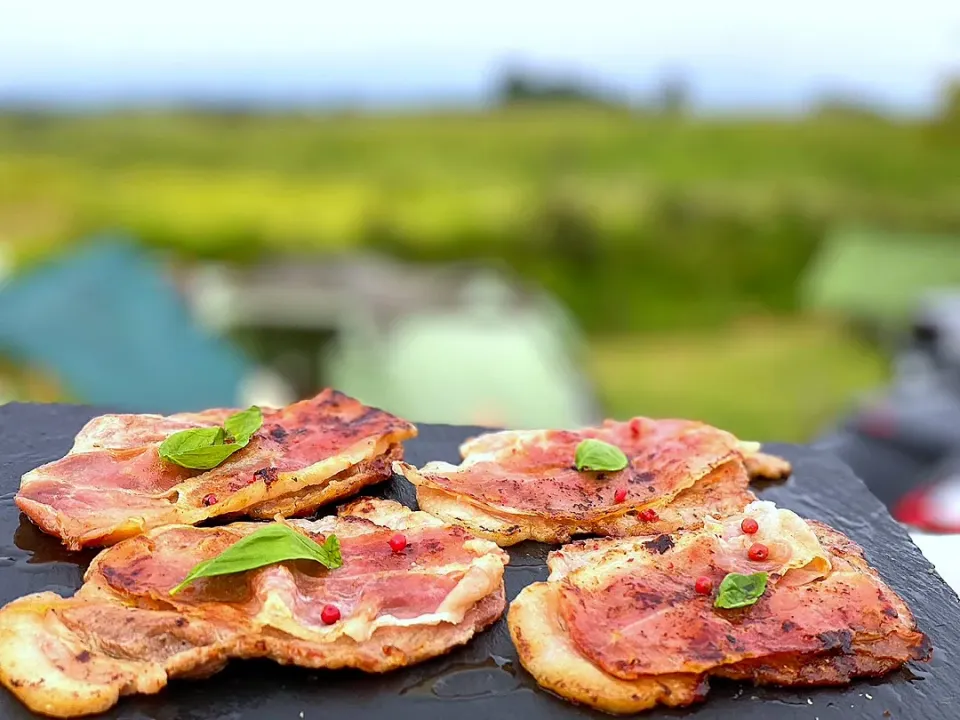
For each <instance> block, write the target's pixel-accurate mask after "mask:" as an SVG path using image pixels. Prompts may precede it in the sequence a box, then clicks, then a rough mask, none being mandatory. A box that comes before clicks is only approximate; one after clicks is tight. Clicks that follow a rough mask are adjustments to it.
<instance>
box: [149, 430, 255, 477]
mask: <svg viewBox="0 0 960 720" xmlns="http://www.w3.org/2000/svg"><path fill="white" fill-rule="evenodd" d="M217 430H219V431H220V432H223V428H217ZM248 442H250V441H249V439H248V440H247V441H246V442H244V443H239V442H236V443H230V444H228V445H208V446H207V447H198V448H194V449H192V450H186V451H178V452H175V453H168V454H166V455H165V454H163V453H162V452H161V453H160V456H161V457H162V458H164V459H165V460H169V461H170V462H173V463H176V464H177V465H179V466H180V467H185V468H190V469H191V470H212V469H213V468H215V467H216V466H217V465H219V464H220V463H222V462H223V461H224V460H226V459H227V458H228V457H230V456H231V455H233V454H234V453H235V452H236V451H237V450H240V449H241V448H243V447H244V446H245V445H246V444H247V443H248ZM162 447H163V446H162V445H161V448H162Z"/></svg>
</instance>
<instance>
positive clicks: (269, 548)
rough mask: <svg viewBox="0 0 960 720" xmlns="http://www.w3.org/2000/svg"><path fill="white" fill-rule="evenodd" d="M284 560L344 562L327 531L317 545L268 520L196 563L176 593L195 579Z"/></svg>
mask: <svg viewBox="0 0 960 720" xmlns="http://www.w3.org/2000/svg"><path fill="white" fill-rule="evenodd" d="M286 560H314V561H316V562H318V563H320V564H321V565H323V566H324V567H326V568H329V569H330V570H335V569H336V568H338V567H340V566H341V565H343V558H342V557H341V555H340V541H339V540H338V539H337V536H336V535H330V536H329V537H327V539H326V540H325V541H324V543H323V545H319V544H317V543H316V542H314V541H313V540H312V539H311V538H309V537H307V536H306V535H304V534H302V533H299V532H297V531H296V530H294V529H293V528H291V527H290V526H289V525H283V524H281V523H271V524H270V525H265V526H264V527H263V528H262V529H260V530H257V531H256V532H254V533H252V534H250V535H247V536H246V537H245V538H243V539H242V540H240V541H238V542H236V543H234V544H233V545H231V546H230V547H228V548H227V549H226V550H224V551H223V552H222V553H220V554H219V555H218V556H217V557H215V558H210V559H209V560H204V561H203V562H201V563H198V564H197V565H196V566H194V568H193V569H192V570H191V571H190V572H189V573H188V574H187V576H186V577H185V578H184V579H183V582H181V583H180V584H179V585H177V586H176V587H175V588H173V589H172V590H171V591H170V594H171V595H176V594H177V593H178V592H180V591H181V590H183V589H184V588H185V587H186V586H187V585H189V584H190V583H192V582H193V581H194V580H197V579H199V578H205V577H215V576H217V575H232V574H234V573H239V572H244V571H246V570H255V569H257V568H260V567H264V566H266V565H273V564H274V563H279V562H284V561H286Z"/></svg>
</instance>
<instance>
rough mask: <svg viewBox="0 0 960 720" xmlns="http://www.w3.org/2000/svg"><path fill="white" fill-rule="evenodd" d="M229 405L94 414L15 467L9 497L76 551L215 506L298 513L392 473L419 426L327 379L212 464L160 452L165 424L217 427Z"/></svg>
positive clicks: (270, 414) (200, 515)
mask: <svg viewBox="0 0 960 720" xmlns="http://www.w3.org/2000/svg"><path fill="white" fill-rule="evenodd" d="M233 412H235V410H231V409H217V410H208V411H205V412H202V413H193V414H190V413H187V414H180V415H171V416H169V417H161V416H157V415H104V416H101V417H97V418H94V419H93V420H91V421H90V422H89V423H88V424H87V425H86V426H85V427H84V428H83V429H82V430H81V431H80V432H79V434H78V435H77V437H76V440H75V442H74V446H73V448H72V449H71V450H70V452H69V453H68V454H67V455H66V457H64V458H62V459H60V460H57V461H55V462H52V463H49V464H47V465H43V466H42V467H39V468H36V469H35V470H31V471H30V472H28V473H27V474H26V475H24V476H23V478H22V479H21V483H20V491H19V493H17V497H16V502H17V505H18V506H19V507H20V509H21V510H22V511H23V512H24V513H25V514H26V515H27V517H29V518H30V519H31V520H32V521H33V522H34V523H36V524H37V525H38V526H39V527H40V528H41V529H42V530H44V531H45V532H47V533H50V534H51V535H56V536H57V537H59V538H60V539H61V540H62V541H63V543H64V544H65V545H66V546H67V547H69V548H70V549H73V550H78V549H80V548H83V547H89V546H102V545H110V544H113V543H115V542H117V541H119V540H122V539H123V538H126V537H131V536H133V535H137V534H139V533H142V532H144V531H145V530H147V529H150V528H154V527H159V526H161V525H167V524H171V523H184V524H190V525H193V524H196V523H199V522H201V521H203V520H207V519H209V518H213V517H218V516H222V515H238V514H246V515H251V516H254V517H261V518H271V517H273V516H275V515H282V516H291V515H297V514H306V513H310V512H313V511H314V510H315V509H316V508H317V507H318V506H320V505H322V504H326V503H329V502H333V501H335V500H338V499H341V498H343V497H346V496H348V495H351V494H353V493H355V492H356V491H357V490H359V489H360V488H361V487H363V486H365V485H369V484H371V483H375V482H379V481H381V480H385V479H386V478H388V477H390V474H391V470H390V462H391V461H393V460H396V459H399V458H401V457H402V448H401V445H400V443H401V442H402V441H403V440H406V439H408V438H411V437H413V436H415V435H416V428H415V427H414V426H413V425H411V424H410V423H408V422H406V421H404V420H401V419H399V418H397V417H394V416H393V415H390V414H389V413H386V412H383V411H382V410H377V409H376V408H370V407H366V406H365V405H363V404H361V403H360V402H358V401H357V400H354V399H353V398H350V397H347V396H346V395H343V394H342V393H339V392H336V391H333V390H325V391H324V392H322V393H321V394H320V395H318V396H317V397H315V398H312V399H310V400H304V401H302V402H298V403H295V404H293V405H290V406H289V407H286V408H283V409H281V410H267V411H265V412H264V414H263V425H262V426H261V428H260V429H259V430H258V431H257V432H256V434H255V435H254V436H253V438H252V439H251V440H250V443H249V444H248V445H247V446H246V447H245V448H243V449H242V450H239V451H238V452H236V453H234V454H233V455H231V456H230V457H229V458H227V459H226V460H225V461H224V462H223V463H221V464H220V465H219V466H217V467H215V468H213V469H212V470H207V471H202V470H191V469H188V468H184V467H180V466H179V465H176V464H173V463H170V462H167V461H165V460H163V459H161V458H160V456H159V454H158V448H159V446H160V444H161V443H162V442H163V441H164V440H165V439H166V438H167V437H169V436H170V435H171V434H173V433H174V432H178V431H180V430H185V429H189V428H196V427H212V426H216V425H218V424H220V423H222V422H223V421H224V419H225V418H226V417H228V416H229V415H230V414H232V413H233Z"/></svg>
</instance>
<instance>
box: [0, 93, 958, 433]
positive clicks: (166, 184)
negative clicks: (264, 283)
mask: <svg viewBox="0 0 960 720" xmlns="http://www.w3.org/2000/svg"><path fill="white" fill-rule="evenodd" d="M508 80H510V82H508V83H506V84H505V85H504V88H502V90H503V93H502V94H503V95H504V98H503V99H504V103H505V107H502V108H500V109H497V110H491V111H487V112H477V113H432V114H427V113H421V114H416V115H414V114H394V115H377V116H370V115H357V114H351V113H347V112H343V113H339V114H330V115H326V116H309V115H263V114H253V113H246V112H242V111H236V112H219V113H204V114H198V113H160V112H157V113H147V112H139V113H118V114H111V115H105V116H97V115H86V116H77V117H57V116H51V115H43V114H29V113H20V114H15V115H14V114H7V115H5V116H0V244H6V245H7V247H8V248H12V250H13V254H14V260H15V262H16V263H20V264H29V263H31V262H34V261H36V260H37V259H39V258H42V257H43V256H45V255H46V254H48V253H50V252H55V251H56V250H57V249H58V248H60V247H63V246H64V245H65V244H67V243H71V242H75V241H76V240H77V239H78V238H81V237H82V236H83V235H84V234H86V233H89V232H93V231H99V230H104V229H122V230H126V231H129V232H130V233H132V234H133V235H135V236H136V237H138V238H139V239H140V240H141V241H142V242H144V243H147V244H150V245H152V246H156V247H161V248H167V249H173V250H176V251H178V252H179V253H181V254H183V255H185V256H187V257H214V258H226V259H232V260H238V261H247V260H252V259H255V258H256V257H257V256H258V255H260V254H261V253H274V252H277V251H325V252H342V251H351V250H356V249H375V250H379V251H384V252H387V253H390V254H392V255H395V256H399V257H404V258H412V259H417V260H420V261H436V262H443V261H447V260H460V259H465V258H479V259H485V258H496V259H502V260H505V261H506V262H508V263H509V264H510V265H512V266H513V267H514V268H515V269H516V270H518V271H519V272H520V273H521V275H522V276H524V277H526V278H528V279H530V280H532V281H535V282H538V283H540V284H542V285H543V286H545V287H546V288H548V289H550V290H552V291H553V292H554V293H555V294H556V295H557V296H558V297H559V298H560V300H561V301H562V302H564V303H565V304H566V305H567V306H568V307H569V308H570V309H571V310H572V311H573V312H574V314H575V315H576V317H577V318H578V320H579V321H580V322H581V324H582V325H583V327H584V328H585V329H587V330H588V331H589V332H590V333H591V335H592V340H591V351H592V354H591V355H590V368H591V370H592V371H593V375H594V377H595V379H596V381H597V384H598V387H599V388H600V392H601V394H602V395H603V398H604V400H605V401H606V404H607V408H608V410H609V411H610V412H611V413H613V414H616V415H619V416H626V415H630V414H634V413H646V414H652V415H658V414H667V415H688V416H692V417H699V418H702V419H706V420H711V421H714V422H717V423H720V424H723V425H725V426H727V427H729V428H730V429H732V430H734V431H737V432H740V433H742V434H744V435H747V436H753V437H759V438H773V437H777V438H783V439H802V438H804V437H806V436H807V435H808V434H809V433H810V432H811V431H813V430H814V429H815V427H816V426H817V425H818V424H819V423H821V422H823V421H825V420H827V419H829V418H830V417H831V416H832V414H833V413H835V412H838V411H839V410H841V409H842V403H843V401H844V399H845V398H846V397H847V395H848V393H849V392H850V391H851V390H855V389H857V388H860V387H864V386H867V385H870V384H872V383H874V382H877V381H878V380H880V379H881V378H882V377H883V373H884V367H883V363H882V362H881V361H880V360H879V358H878V356H877V355H876V354H875V353H873V352H871V351H869V350H867V349H865V348H862V347H860V346H859V345H858V344H857V343H856V342H855V341H854V340H852V339H850V338H849V337H847V336H846V335H844V333H842V332H840V330H838V329H837V328H835V327H833V326H828V325H823V324H815V325H810V324H808V323H806V322H798V321H796V320H783V319H781V320H779V321H777V322H774V323H768V324H761V325H750V326H736V327H735V328H734V329H730V323H731V322H732V321H734V320H735V319H737V318H742V317H744V316H753V317H757V316H761V317H762V316H766V317H770V316H781V318H783V317H786V316H791V315H793V314H795V311H796V310H797V308H798V305H799V303H800V300H801V298H800V296H801V286H800V279H801V276H802V273H803V271H804V269H805V268H806V267H807V266H808V264H809V262H810V259H811V258H812V257H813V256H814V254H815V253H816V252H817V251H818V248H819V246H820V244H821V243H822V242H823V240H824V238H825V236H826V235H827V233H828V231H829V230H830V229H832V228H835V227H837V226H855V227H880V228H883V229H886V230H909V231H911V232H927V233H943V234H946V235H956V234H958V233H960V182H958V178H960V155H958V153H957V152H956V151H957V149H958V146H960V126H958V125H957V119H956V118H957V117H958V115H957V112H958V111H957V108H958V107H960V101H958V100H957V98H958V97H960V93H958V92H957V90H956V88H954V89H953V90H951V89H950V88H949V87H948V88H947V90H946V91H945V100H944V106H943V107H944V109H943V112H942V113H941V115H940V116H939V117H938V118H936V119H934V120H931V121H914V120H909V121H908V120H901V119H891V118H887V117H884V116H883V115H881V114H880V113H878V112H874V111H872V110H870V109H864V108H859V107H855V106H849V105H848V104H845V103H844V102H841V101H838V100H836V99H831V100H829V101H828V102H825V103H824V104H823V105H822V107H819V108H817V110H816V111H815V112H814V113H811V115H810V116H808V117H803V118H737V117H729V118H714V119H701V118H696V117H693V116H690V115H689V114H688V113H687V112H686V110H685V108H686V98H685V89H684V88H683V87H682V86H681V85H677V84H673V85H671V84H669V83H667V84H665V85H664V87H663V88H662V89H661V92H660V96H659V101H657V99H656V98H655V99H654V101H653V102H652V103H651V104H650V107H649V108H648V109H647V110H642V111H641V110H630V109H627V108H624V107H620V106H617V105H615V104H611V103H610V102H608V101H607V100H606V99H604V98H603V97H602V96H594V97H581V96H580V95H578V93H579V92H580V91H579V89H578V86H576V85H564V84H563V83H559V84H557V83H555V84H553V85H550V84H549V83H548V84H547V85H544V86H542V87H541V86H538V87H533V86H531V85H530V83H526V84H524V83H525V82H526V81H525V80H524V78H523V77H514V78H512V80H511V78H508ZM511 83H512V84H511ZM538 93H539V95H546V96H547V97H548V98H549V99H550V102H546V103H544V102H538V101H540V100H542V99H543V98H541V97H537V95H538ZM570 100H576V102H573V103H569V102H568V101H570ZM957 251H958V252H960V248H958V250H957ZM721 327H723V328H726V329H725V330H722V331H721V330H718V329H717V328H721ZM650 331H656V332H654V333H652V334H651V332H650Z"/></svg>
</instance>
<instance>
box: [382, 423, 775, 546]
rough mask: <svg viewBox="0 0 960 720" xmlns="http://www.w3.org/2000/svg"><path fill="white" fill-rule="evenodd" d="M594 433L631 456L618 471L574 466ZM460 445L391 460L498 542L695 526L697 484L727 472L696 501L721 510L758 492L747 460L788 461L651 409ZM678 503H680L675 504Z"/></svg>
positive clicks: (761, 467) (423, 500)
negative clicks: (433, 454)
mask: <svg viewBox="0 0 960 720" xmlns="http://www.w3.org/2000/svg"><path fill="white" fill-rule="evenodd" d="M588 438H595V439H599V440H602V441H604V442H607V443H610V444H612V445H615V446H617V447H618V448H620V449H621V450H622V451H623V452H624V454H625V455H626V456H627V458H628V461H629V465H628V466H627V467H626V468H625V469H624V470H621V471H619V472H581V471H578V470H577V469H576V467H575V466H574V458H575V454H576V448H577V446H578V445H579V444H580V442H582V441H583V440H585V439H588ZM460 451H461V455H462V456H463V458H464V460H463V462H462V463H461V464H460V465H458V466H454V465H450V464H448V463H438V462H435V463H429V464H427V465H426V466H424V467H423V468H421V469H419V470H417V469H416V468H413V467H411V466H410V465H407V464H404V463H395V464H394V469H395V470H396V471H397V472H398V473H401V474H403V475H404V476H405V477H406V478H407V479H408V480H410V482H412V483H413V484H414V485H416V486H417V499H418V502H419V503H420V506H421V507H422V508H423V509H425V510H427V511H428V512H431V513H434V514H436V515H437V516H438V517H442V518H444V519H445V520H447V521H449V522H459V523H462V524H463V525H465V526H466V527H468V528H470V530H471V531H473V532H476V533H478V534H480V535H481V536H483V537H488V538H490V539H492V540H495V541H496V542H498V543H500V544H501V545H511V544H514V543H517V542H520V541H522V540H527V539H533V540H539V541H541V542H551V543H560V542H565V541H567V540H569V539H570V538H571V537H572V536H574V535H577V534H602V535H614V536H618V535H619V536H622V535H634V534H644V533H649V532H657V531H660V532H666V531H672V530H677V529H679V528H681V527H688V528H689V527H692V526H696V523H697V522H699V519H698V518H691V517H683V516H684V515H686V516H689V514H690V512H689V511H690V505H689V504H687V505H684V504H683V503H684V501H685V500H689V499H690V496H689V495H688V497H687V498H683V496H684V494H685V493H690V494H693V493H697V492H701V493H705V491H704V490H702V488H700V487H698V486H701V484H702V483H707V482H711V481H714V482H715V481H717V480H718V479H722V480H723V481H724V485H722V486H720V485H719V484H718V485H715V486H714V488H713V490H714V492H713V493H712V494H711V497H709V498H706V497H705V498H703V499H704V500H708V501H713V500H716V501H717V506H716V507H711V506H710V505H701V506H700V509H701V510H702V511H703V512H711V511H712V512H713V513H714V514H715V515H723V514H725V513H726V512H728V511H739V510H740V509H742V508H743V507H744V505H746V504H747V503H748V502H750V501H751V500H752V499H753V496H752V495H751V494H750V493H749V491H748V490H747V489H746V486H747V485H748V483H749V477H748V475H749V474H750V473H749V469H750V468H752V469H753V471H754V473H755V474H759V473H763V472H768V473H769V475H770V476H772V477H775V478H780V477H784V476H785V475H786V474H788V473H789V467H790V466H789V463H787V462H786V461H785V460H782V459H780V458H774V457H773V456H769V455H763V454H762V453H760V452H759V445H757V444H756V443H743V442H740V441H739V440H737V438H735V437H734V436H733V435H731V434H730V433H727V432H724V431H722V430H718V429H716V428H713V427H710V426H709V425H705V424H703V423H697V422H690V421H685V420H650V419H648V418H634V419H633V420H630V421H629V422H614V421H611V420H608V421H606V422H604V423H603V424H602V425H601V426H599V427H595V428H585V429H582V430H577V431H567V430H537V431H506V432H497V433H490V434H487V435H482V436H480V437H477V438H474V439H472V440H468V441H467V442H466V443H464V444H463V445H462V446H461V448H460ZM721 487H722V490H721V492H719V493H718V492H716V490H718V489H720V488H721ZM681 498H683V499H681ZM731 500H735V502H730V501H731ZM675 502H680V503H681V506H680V507H678V508H675V509H673V510H671V505H672V504H673V503H675ZM701 516H702V513H701ZM701 519H702V517H701ZM691 522H692V523H693V525H691V524H690V523H691Z"/></svg>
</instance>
